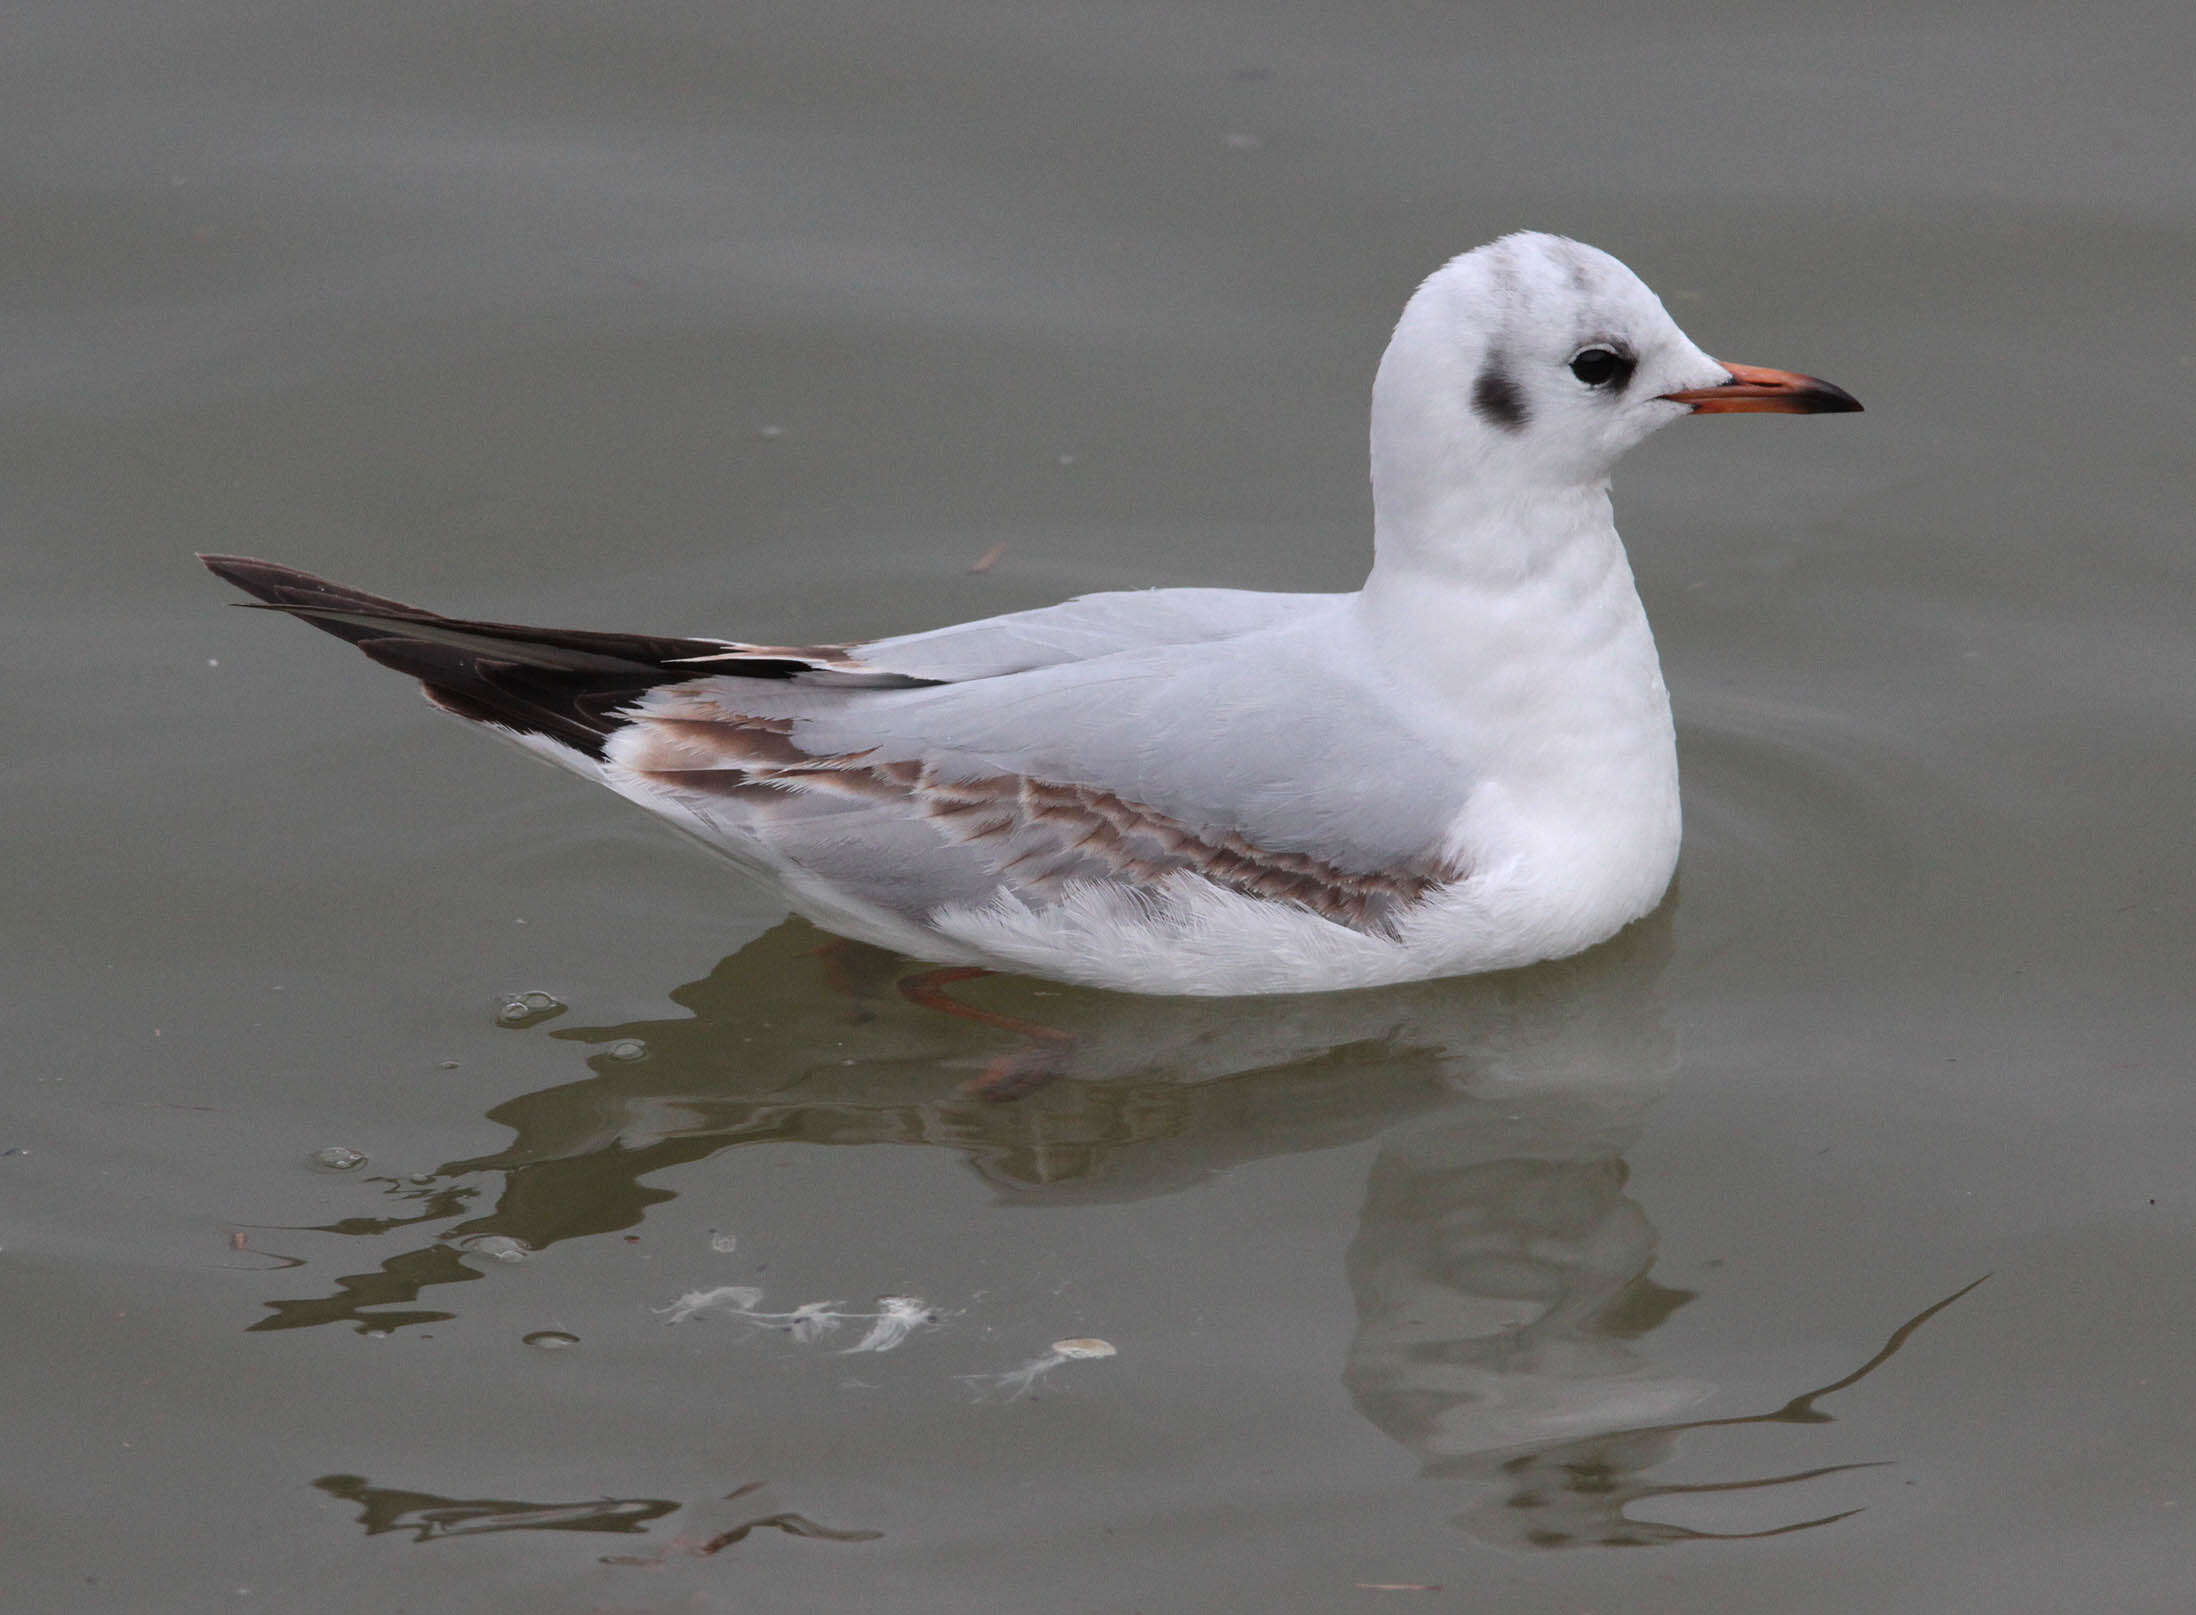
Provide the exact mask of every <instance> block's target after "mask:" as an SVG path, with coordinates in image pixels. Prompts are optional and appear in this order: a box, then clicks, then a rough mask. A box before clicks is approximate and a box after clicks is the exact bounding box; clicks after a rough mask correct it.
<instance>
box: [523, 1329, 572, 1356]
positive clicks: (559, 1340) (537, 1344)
mask: <svg viewBox="0 0 2196 1615" xmlns="http://www.w3.org/2000/svg"><path fill="white" fill-rule="evenodd" d="M579 1343H580V1337H579V1336H578V1335H570V1334H566V1333H565V1332H564V1331H563V1330H562V1329H536V1330H535V1331H534V1332H533V1333H532V1334H530V1335H522V1336H521V1337H520V1338H519V1344H520V1345H522V1346H532V1347H534V1348H535V1349H536V1350H538V1351H568V1350H570V1349H571V1348H572V1347H574V1346H576V1345H578V1344H579Z"/></svg>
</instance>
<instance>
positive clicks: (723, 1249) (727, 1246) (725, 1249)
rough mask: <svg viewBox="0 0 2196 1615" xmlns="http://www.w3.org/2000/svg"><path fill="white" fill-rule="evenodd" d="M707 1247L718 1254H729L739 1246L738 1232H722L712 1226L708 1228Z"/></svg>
mask: <svg viewBox="0 0 2196 1615" xmlns="http://www.w3.org/2000/svg"><path fill="white" fill-rule="evenodd" d="M709 1248H710V1249H711V1250H713V1251H715V1252H716V1253H717V1254H718V1255H719V1256H730V1255H731V1254H732V1253H733V1252H734V1251H736V1250H738V1249H739V1248H740V1236H739V1235H738V1234H722V1233H719V1232H718V1231H717V1230H716V1229H714V1228H712V1229H710V1230H709Z"/></svg>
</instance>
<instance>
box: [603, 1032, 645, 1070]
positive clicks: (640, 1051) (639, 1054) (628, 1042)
mask: <svg viewBox="0 0 2196 1615" xmlns="http://www.w3.org/2000/svg"><path fill="white" fill-rule="evenodd" d="M602 1052H603V1055H604V1057H605V1058H606V1059H611V1060H618V1061H622V1062H623V1063H625V1064H627V1065H630V1064H632V1063H633V1062H634V1061H635V1060H645V1059H647V1058H648V1045H647V1044H645V1043H643V1042H642V1041H641V1040H640V1039H639V1038H637V1037H621V1038H619V1039H618V1040H617V1041H616V1042H615V1043H613V1044H611V1045H610V1046H609V1047H608V1048H606V1049H604V1050H603V1051H602Z"/></svg>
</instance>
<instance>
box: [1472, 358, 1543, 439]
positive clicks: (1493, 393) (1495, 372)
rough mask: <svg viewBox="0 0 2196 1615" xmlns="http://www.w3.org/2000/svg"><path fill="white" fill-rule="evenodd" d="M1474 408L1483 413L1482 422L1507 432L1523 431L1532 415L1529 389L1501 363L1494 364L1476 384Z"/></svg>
mask: <svg viewBox="0 0 2196 1615" xmlns="http://www.w3.org/2000/svg"><path fill="white" fill-rule="evenodd" d="M1472 408H1473V409H1475V410H1477V411H1478V412H1479V416H1480V419H1482V420H1484V421H1486V422H1487V423H1488V424H1489V425H1491V426H1499V427H1501V428H1502V430H1504V431H1505V432H1515V431H1519V430H1522V429H1523V427H1524V425H1525V419H1526V416H1527V415H1528V414H1529V413H1530V411H1528V410H1527V409H1526V407H1525V389H1524V388H1522V387H1520V386H1519V385H1518V384H1517V381H1516V379H1515V378H1514V377H1512V376H1511V375H1509V374H1508V373H1507V372H1506V371H1504V370H1503V368H1502V361H1501V360H1499V359H1495V360H1490V361H1489V362H1488V365H1487V368H1486V369H1484V370H1482V371H1481V372H1480V373H1479V379H1478V380H1477V381H1475V382H1473V383H1472Z"/></svg>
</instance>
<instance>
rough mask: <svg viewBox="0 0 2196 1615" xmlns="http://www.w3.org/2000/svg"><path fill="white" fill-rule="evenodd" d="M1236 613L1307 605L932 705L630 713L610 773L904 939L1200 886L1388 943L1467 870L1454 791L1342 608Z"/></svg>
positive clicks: (821, 699)
mask: <svg viewBox="0 0 2196 1615" xmlns="http://www.w3.org/2000/svg"><path fill="white" fill-rule="evenodd" d="M1169 592H1170V593H1173V592H1176V591H1169ZM1199 592H1206V591H1199ZM1209 592H1211V593H1214V594H1219V593H1221V591H1209ZM1101 598H1103V597H1101ZM1131 598H1134V597H1131ZM1237 598H1238V599H1244V598H1248V599H1252V600H1262V601H1263V600H1274V599H1281V600H1295V601H1298V602H1303V603H1302V604H1299V605H1297V606H1295V607H1294V608H1292V609H1291V610H1290V611H1289V612H1287V613H1285V614H1280V613H1276V615H1279V616H1280V618H1281V620H1280V621H1279V622H1277V623H1273V624H1271V625H1269V626H1263V627H1257V628H1254V629H1252V630H1250V631H1249V632H1238V633H1236V634H1234V635H1232V636H1230V637H1226V638H1219V639H1204V640H1193V641H1188V642H1186V643H1185V642H1177V643H1161V644H1158V645H1151V646H1146V647H1143V648H1137V649H1130V650H1116V651H1113V652H1112V653H1111V654H1102V655H1097V656H1091V657H1086V658H1074V659H1062V660H1058V661H1055V662H1054V663H1052V664H1051V665H1047V666H1038V667H1034V668H1031V669H1029V670H1028V671H1021V672H1009V673H1000V674H997V675H994V676H988V677H984V676H979V677H975V678H967V679H964V680H962V681H961V682H956V683H950V684H939V685H934V686H927V687H918V688H902V689H827V688H816V687H813V686H808V685H804V684H800V683H791V684H787V683H780V684H772V685H758V684H757V683H755V682H754V681H751V680H746V679H733V678H709V679H703V680H697V681H695V682H693V683H691V684H684V685H678V686H673V687H670V688H665V689H659V690H657V691H654V692H651V693H650V694H649V695H648V696H647V697H646V698H645V699H644V700H643V701H642V702H640V703H639V704H638V705H637V706H636V707H635V708H633V709H631V711H630V712H629V713H628V718H629V727H628V728H626V729H625V730H623V731H621V733H620V734H619V735H617V736H615V737H613V740H612V742H611V747H610V752H609V760H610V762H611V764H612V766H613V768H614V769H616V770H619V771H621V772H624V773H625V774H626V775H627V776H628V778H629V780H630V782H631V783H630V785H629V786H628V787H626V788H628V789H629V791H630V792H631V794H635V795H640V794H642V792H643V791H648V790H653V791H660V792H665V793H668V794H669V795H670V796H671V797H672V798H674V799H675V801H676V803H677V805H678V806H679V808H680V809H681V810H682V811H683V812H685V813H688V814H691V815H694V816H697V817H699V818H701V819H703V820H704V821H706V822H707V823H709V824H710V825H712V826H714V827H716V828H717V829H718V830H719V831H720V832H721V833H722V835H723V837H724V839H725V841H726V843H727V845H728V846H729V847H730V849H731V850H733V851H734V852H735V854H739V853H740V852H742V851H743V850H744V851H745V852H746V854H747V856H749V857H750V858H752V859H754V860H755V861H757V862H761V863H764V864H768V865H777V866H780V867H785V868H790V869H793V870H797V871H799V872H801V873H802V874H804V875H806V876H808V877H811V878H812V879H813V880H815V881H820V882H824V883H827V884H828V885H830V886H831V887H833V888H835V889H836V890H838V891H840V892H843V893H845V894H848V895H850V896H853V897H856V898H858V899H859V900H861V901H863V902H866V903H872V904H875V905H877V906H880V907H883V908H887V909H889V910H891V911H892V912H894V913H897V914H900V915H903V916H905V917H908V918H910V919H917V920H919V919H921V918H922V917H924V916H925V915H927V914H930V913H933V912H935V911H936V910H937V909H939V908H942V907H946V906H949V905H960V904H968V903H983V902H989V901H995V900H997V899H998V898H999V897H1001V896H1007V897H1010V898H1012V899H1014V900H1017V901H1020V902H1023V903H1026V904H1030V905H1034V906H1041V905H1044V904H1046V903H1049V902H1052V901H1055V900H1057V899H1058V898H1059V897H1060V895H1061V894H1062V893H1064V892H1065V891H1067V890H1068V889H1069V888H1070V887H1073V886H1075V885H1077V884H1078V883H1087V882H1098V883H1106V884H1114V885H1120V886H1125V887H1130V888H1135V889H1138V890H1154V889H1157V888H1159V887H1161V886H1162V885H1163V884H1164V883H1165V882H1166V881H1167V880H1168V879H1169V878H1170V877H1173V876H1176V875H1184V876H1189V877H1193V878H1197V879H1202V880H1205V881H1209V882H1212V883H1213V884H1215V885H1218V886H1221V887H1224V888H1227V889H1229V890H1233V891H1237V892H1241V893H1244V894H1246V895H1250V896H1255V897H1260V898H1266V899H1270V900H1273V901H1277V902H1286V903H1291V904H1295V905H1297V906H1300V907H1302V908H1305V909H1308V910H1310V911H1312V912H1314V913H1318V914H1321V915H1323V916H1325V917H1326V918H1328V919H1331V920H1334V921H1335V922H1337V923H1339V924H1343V925H1347V926H1350V927H1352V928H1355V929H1363V930H1370V931H1376V932H1386V931H1388V930H1389V929H1390V928H1391V927H1392V925H1393V923H1394V921H1395V920H1396V918H1397V917H1398V916H1399V915H1400V914H1401V913H1402V912H1403V911H1404V910H1406V909H1407V908H1408V907H1409V906H1410V905H1411V904H1413V903H1415V902H1416V901H1418V900H1419V899H1420V898H1421V897H1423V896H1424V895H1425V894H1426V893H1427V892H1428V891H1430V890H1431V889H1433V888H1434V887H1436V886H1439V885H1442V884H1444V883H1446V882H1447V881H1450V880H1453V879H1456V878H1458V876H1459V875H1460V874H1461V873H1462V871H1461V870H1459V869H1458V868H1456V867H1455V866H1454V865H1453V864H1452V863H1451V862H1450V861H1449V860H1448V859H1447V858H1446V857H1445V855H1444V852H1443V844H1444V838H1445V832H1446V830H1447V827H1448V826H1449V825H1450V824H1451V823H1453V822H1454V820H1455V817H1456V815H1457V813H1458V811H1459V810H1460V808H1461V806H1462V800H1463V792H1464V776H1463V773H1462V771H1461V770H1460V769H1459V768H1458V767H1457V764H1456V761H1455V760H1454V759H1453V758H1450V757H1447V756H1444V755H1442V754H1441V753H1440V752H1439V751H1438V749H1437V748H1434V747H1432V746H1430V745H1429V744H1428V743H1427V741H1426V740H1425V738H1424V737H1423V736H1421V735H1419V734H1416V733H1413V732H1412V731H1411V730H1410V729H1409V728H1407V727H1406V726H1405V725H1404V723H1402V722H1401V721H1400V720H1399V719H1398V717H1397V716H1396V707H1395V704H1394V703H1393V702H1392V701H1391V700H1387V699H1383V698H1382V696H1381V693H1380V692H1377V691H1374V690H1372V689H1371V688H1369V687H1367V686H1365V685H1363V684H1361V683H1359V682H1357V681H1356V678H1355V676H1354V674H1353V669H1352V666H1351V663H1350V660H1349V658H1348V657H1347V656H1346V655H1338V654H1337V653H1336V650H1335V647H1334V644H1333V638H1334V635H1335V634H1336V632H1337V631H1338V624H1339V623H1340V620H1341V618H1342V613H1341V612H1340V610H1339V606H1338V603H1337V601H1336V600H1335V598H1334V597H1304V596H1296V597H1288V596H1282V597H1273V596H1264V597H1260V596H1250V597H1237ZM1060 609H1062V608H1055V610H1056V611H1057V610H1060ZM1030 615H1031V616H1033V617H1034V616H1045V615H1049V614H1044V613H1033V614H1030ZM1178 620H1180V619H1178ZM1003 621H1008V622H1011V621H1012V619H1004V620H1003ZM977 626H981V627H984V628H987V629H988V628H993V627H994V626H995V625H992V624H985V625H977ZM1042 626H1043V631H1044V632H1045V633H1047V634H1053V635H1056V636H1058V638H1064V637H1065V636H1066V635H1067V634H1068V633H1071V632H1074V631H1078V630H1080V629H1082V628H1085V627H1087V624H1078V623H1075V622H1073V621H1072V620H1071V621H1069V622H1067V623H1060V622H1057V621H1055V622H1053V623H1051V624H1047V625H1042ZM950 632H951V631H948V633H950ZM943 637H944V636H916V642H917V643H918V644H919V643H920V642H921V641H924V640H933V639H934V638H937V639H942V638H943ZM1058 638H1056V640H1055V642H1056V643H1057V642H1058ZM901 643H902V644H905V643H907V642H901ZM1002 643H1003V642H1002V641H998V640H995V641H994V642H993V651H992V652H988V653H987V654H1003V653H1001V652H999V650H998V647H999V646H1000V645H1001V644H1002ZM1027 643H1028V641H1027V640H1026V639H1025V645H1026V644H1027ZM966 648H967V647H964V649H966ZM873 649H874V647H868V646H864V647H861V648H860V653H861V654H862V655H863V656H864V659H865V660H866V659H867V657H868V654H869V653H870V652H871V651H872V650H873ZM1025 653H1026V651H1025ZM887 665H889V666H890V667H892V669H893V670H894V671H905V672H907V673H909V674H910V675H912V676H917V677H927V676H935V675H936V674H937V673H938V672H940V671H942V670H943V668H944V666H945V663H944V662H943V661H942V660H937V661H929V662H923V661H919V660H916V659H915V658H914V656H912V655H909V656H905V657H903V656H901V655H898V654H895V655H894V656H893V658H892V660H891V662H890V663H889V664H887ZM1307 695H1309V696H1312V697H1315V699H1314V700H1307V699H1306V696H1307Z"/></svg>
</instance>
